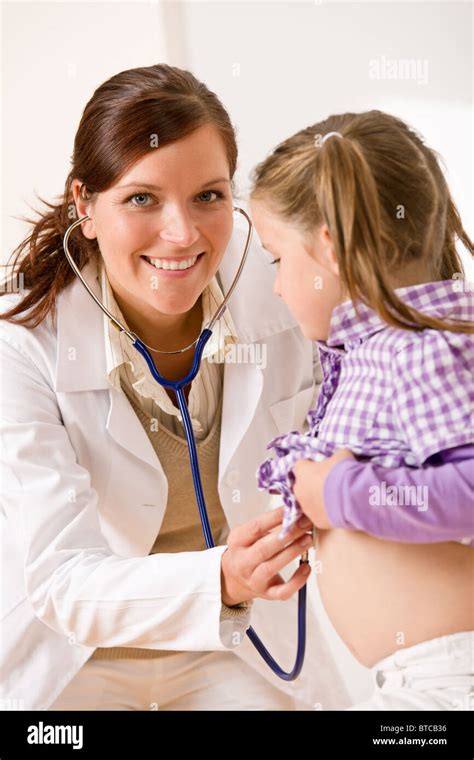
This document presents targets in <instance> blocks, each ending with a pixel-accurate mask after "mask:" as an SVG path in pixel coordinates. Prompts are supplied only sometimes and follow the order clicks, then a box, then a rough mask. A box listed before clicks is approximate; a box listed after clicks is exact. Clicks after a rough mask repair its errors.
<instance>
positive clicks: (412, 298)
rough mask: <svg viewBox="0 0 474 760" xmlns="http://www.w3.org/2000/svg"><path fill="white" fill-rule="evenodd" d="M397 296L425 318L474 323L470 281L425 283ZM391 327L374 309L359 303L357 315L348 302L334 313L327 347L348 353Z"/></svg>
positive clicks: (403, 291)
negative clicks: (333, 347)
mask: <svg viewBox="0 0 474 760" xmlns="http://www.w3.org/2000/svg"><path fill="white" fill-rule="evenodd" d="M395 292H396V294H397V295H398V297H399V298H400V299H401V300H402V301H403V302H404V303H406V304H407V305H408V306H411V307H412V308H414V309H416V310H417V311H420V312H422V313H423V314H428V315H429V316H435V317H440V318H441V319H456V320H458V321H462V322H468V321H473V320H474V294H473V293H472V292H471V290H470V287H469V283H467V281H466V280H454V279H453V280H441V281H438V282H424V283H422V284H420V285H410V286H408V287H405V288H397V289H396V290H395ZM388 326H389V325H387V323H386V322H385V321H384V320H383V319H382V318H381V317H379V315H378V314H377V313H376V312H375V311H374V310H373V309H372V308H371V307H370V306H367V305H366V304H364V303H359V304H358V313H356V310H355V307H354V305H353V303H352V301H344V303H342V304H339V306H336V308H335V309H334V311H333V313H332V316H331V323H330V327H329V337H328V339H327V341H326V345H327V346H341V345H344V347H345V348H346V350H347V348H348V347H350V344H351V343H352V342H353V341H356V343H361V342H362V341H364V340H367V338H369V337H370V336H371V335H373V334H374V333H376V332H379V331H380V330H383V329H385V328H386V327H388Z"/></svg>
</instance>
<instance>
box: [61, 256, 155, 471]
mask: <svg viewBox="0 0 474 760" xmlns="http://www.w3.org/2000/svg"><path fill="white" fill-rule="evenodd" d="M81 273H82V275H83V277H84V279H85V280H86V282H87V283H88V284H89V286H90V287H91V289H92V291H93V292H94V293H95V294H96V296H97V297H98V298H99V299H101V291H100V284H99V281H98V280H97V264H96V263H95V261H89V262H88V263H87V264H86V265H85V266H84V267H83V269H82V271H81ZM57 309H58V316H57V325H58V327H57V329H58V349H57V363H56V383H55V390H56V391H57V392H65V393H71V392H75V391H99V390H107V391H108V394H109V413H108V415H107V422H106V429H107V431H108V433H109V434H110V435H111V437H112V438H113V439H114V440H115V441H116V442H117V443H118V444H119V445H120V446H122V447H123V448H124V449H125V450H126V451H128V452H130V453H131V454H133V455H134V456H136V457H138V458H139V459H141V460H143V461H144V462H146V463H147V464H149V465H150V466H151V467H153V468H154V469H155V470H158V471H159V472H160V473H162V472H163V470H162V467H161V465H160V463H159V461H158V458H157V456H156V453H155V451H154V449H153V446H152V444H151V442H150V440H149V438H148V436H147V435H146V433H145V432H144V430H143V428H142V425H141V423H140V421H139V419H138V418H137V416H136V414H135V412H134V411H133V409H132V407H131V406H130V404H129V402H128V400H127V398H126V397H125V396H124V394H123V393H120V392H119V391H117V390H115V389H114V388H112V386H111V385H110V383H109V382H108V379H107V369H106V359H105V338H104V317H103V313H102V311H101V310H100V309H99V307H98V306H97V304H95V303H94V301H93V300H92V298H91V296H90V295H89V293H88V292H87V291H86V289H85V287H84V286H83V285H82V283H81V282H80V280H79V278H78V277H76V279H75V280H74V281H73V282H72V283H71V284H70V285H68V286H67V288H65V289H64V290H63V291H62V292H61V293H60V294H59V297H58V305H57ZM92 336H94V337H92Z"/></svg>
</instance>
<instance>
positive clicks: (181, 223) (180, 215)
mask: <svg viewBox="0 0 474 760" xmlns="http://www.w3.org/2000/svg"><path fill="white" fill-rule="evenodd" d="M199 235H200V233H199V230H198V229H197V227H196V225H195V224H194V222H193V219H192V217H191V216H190V215H189V214H187V213H186V212H185V211H183V210H178V209H175V210H174V211H172V212H170V213H169V214H168V215H167V216H166V218H165V220H164V222H163V226H162V228H161V230H160V237H161V239H162V240H166V241H167V242H169V243H174V244H175V245H179V246H182V247H183V248H189V247H190V246H191V245H193V243H195V242H196V240H197V239H198V238H199Z"/></svg>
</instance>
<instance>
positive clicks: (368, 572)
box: [313, 529, 474, 667]
mask: <svg viewBox="0 0 474 760" xmlns="http://www.w3.org/2000/svg"><path fill="white" fill-rule="evenodd" d="M315 546H316V559H318V560H320V562H321V563H322V564H321V570H320V572H319V573H318V574H316V575H314V576H313V577H315V578H317V581H318V585H319V589H320V593H321V598H322V601H323V603H324V606H325V608H326V611H327V613H328V616H329V618H330V620H331V622H332V624H333V625H334V627H335V629H336V630H337V632H338V634H339V635H340V636H341V638H342V639H343V641H344V642H345V643H346V645H347V646H348V647H349V649H350V650H351V651H352V653H353V654H354V656H355V657H356V658H357V659H358V660H359V662H361V663H362V664H363V665H366V666H367V667H371V666H372V665H374V664H375V663H376V662H378V661H379V660H381V659H382V658H383V657H387V656H388V655H389V654H392V653H393V652H394V651H396V650H397V649H400V648H402V647H409V646H412V645H414V644H417V643H419V642H420V641H426V640H428V639H433V638H435V637H437V636H443V635H446V634H449V633H456V632H457V631H467V630H472V629H473V628H474V602H473V591H474V551H473V549H472V548H470V547H468V546H464V545H462V544H459V543H454V542H445V543H442V544H402V543H398V542H393V541H383V540H381V539H378V538H373V537H372V536H368V535H367V534H365V533H360V532H358V531H349V530H342V529H334V530H328V531H318V537H317V539H316V545H315Z"/></svg>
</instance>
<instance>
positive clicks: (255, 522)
mask: <svg viewBox="0 0 474 760" xmlns="http://www.w3.org/2000/svg"><path fill="white" fill-rule="evenodd" d="M282 520H283V507H278V508H277V509H272V510H271V511H270V512H263V514H261V515H258V517H254V518H253V519H252V520H249V521H248V522H246V523H243V524H242V525H236V526H235V528H232V530H231V531H230V533H229V536H228V539H227V545H228V546H231V545H232V546H253V544H255V542H256V541H258V540H259V539H261V538H262V536H267V535H268V532H269V531H271V530H272V529H278V530H280V529H281V522H282Z"/></svg>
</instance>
